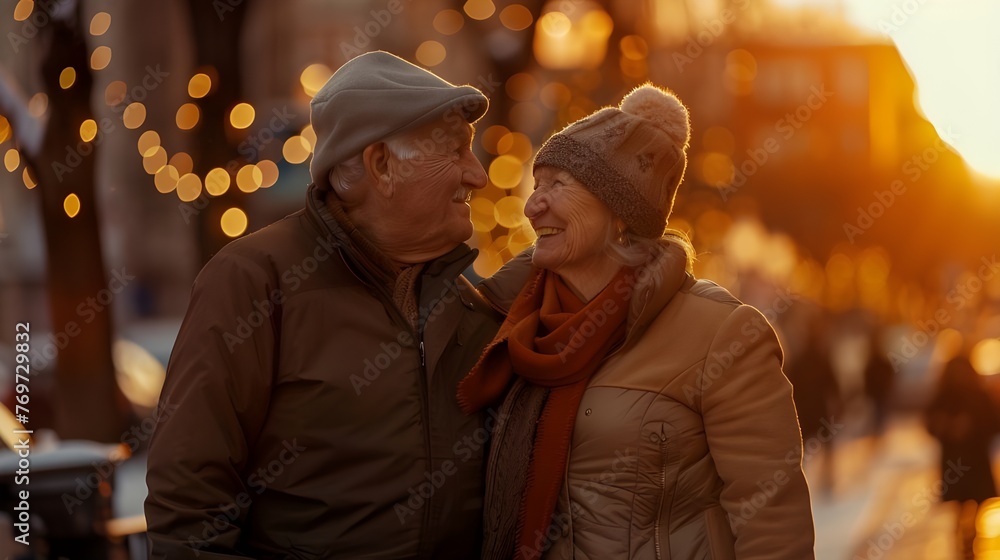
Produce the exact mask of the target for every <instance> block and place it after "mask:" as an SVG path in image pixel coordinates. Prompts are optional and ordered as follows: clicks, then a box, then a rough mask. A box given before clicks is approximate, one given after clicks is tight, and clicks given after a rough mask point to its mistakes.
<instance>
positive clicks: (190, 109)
mask: <svg viewBox="0 0 1000 560" xmlns="http://www.w3.org/2000/svg"><path fill="white" fill-rule="evenodd" d="M200 118H201V111H200V110H199V109H198V106H197V105H195V104H194V103H185V104H183V105H181V106H180V108H179V109H177V116H176V118H175V119H174V120H175V122H176V123H177V128H179V129H181V130H191V129H192V128H194V127H195V126H196V125H197V124H198V119H200Z"/></svg>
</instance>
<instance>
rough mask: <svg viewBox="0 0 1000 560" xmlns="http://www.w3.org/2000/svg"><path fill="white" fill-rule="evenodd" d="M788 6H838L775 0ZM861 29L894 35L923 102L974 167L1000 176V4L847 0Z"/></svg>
mask: <svg viewBox="0 0 1000 560" xmlns="http://www.w3.org/2000/svg"><path fill="white" fill-rule="evenodd" d="M775 2H776V4H778V5H784V6H831V5H832V4H833V3H830V2H823V1H818V0H775ZM839 4H842V5H843V6H844V8H845V12H846V15H847V17H848V18H849V19H850V21H851V22H852V23H854V24H855V25H857V26H858V27H860V28H862V29H865V30H868V31H870V32H871V33H873V34H874V35H878V36H882V37H883V38H885V39H886V40H890V41H892V42H894V43H895V44H896V46H897V47H898V48H899V52H900V54H901V55H902V57H903V60H905V61H906V64H907V65H908V66H909V67H910V71H911V72H912V73H913V77H914V79H915V81H916V84H917V103H918V108H919V109H920V110H921V111H922V112H923V113H924V115H926V117H927V119H928V120H929V121H930V122H931V123H932V124H933V125H934V127H935V128H936V129H937V131H938V134H939V135H940V136H941V137H942V138H944V139H945V140H946V141H947V142H948V143H949V144H951V145H952V147H954V148H955V150H956V151H957V152H958V153H959V154H960V155H961V156H962V157H963V158H964V159H965V161H966V163H967V164H968V165H969V167H971V168H972V169H973V170H975V171H978V172H979V173H982V174H984V175H987V176H989V177H992V178H996V179H1000V126H997V124H998V123H1000V103H997V102H996V99H997V92H998V91H1000V34H998V33H997V32H996V23H997V22H998V21H1000V2H996V1H994V0H964V1H963V2H961V5H960V7H959V6H958V5H956V4H955V3H954V2H948V1H947V0H921V1H920V2H898V1H897V0H845V1H844V2H840V3H839Z"/></svg>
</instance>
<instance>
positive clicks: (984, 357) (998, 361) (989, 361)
mask: <svg viewBox="0 0 1000 560" xmlns="http://www.w3.org/2000/svg"><path fill="white" fill-rule="evenodd" d="M969 359H970V360H971V361H972V367H974V368H975V369H976V372H977V373H979V375H996V374H998V373H1000V339H996V338H987V339H983V340H980V341H979V342H977V343H976V345H975V346H973V347H972V352H971V353H970V355H969Z"/></svg>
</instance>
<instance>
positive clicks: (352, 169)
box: [329, 132, 420, 200]
mask: <svg viewBox="0 0 1000 560" xmlns="http://www.w3.org/2000/svg"><path fill="white" fill-rule="evenodd" d="M412 141H413V133H412V132H403V133H400V134H397V135H395V136H390V137H389V138H386V139H385V140H383V142H384V143H385V145H386V147H387V148H388V149H389V152H390V153H391V154H392V155H393V157H395V158H396V159H397V160H399V161H408V160H412V159H415V158H417V157H418V156H419V155H420V151H419V150H418V149H416V148H414V147H413V145H412ZM364 176H365V162H364V155H363V154H356V155H353V156H351V157H349V158H347V159H346V160H344V161H342V162H340V163H338V164H337V165H336V166H334V168H333V169H332V170H330V177H329V178H330V186H332V187H333V190H334V191H335V192H336V193H337V195H338V196H339V197H340V198H341V199H343V200H349V199H351V198H354V197H353V196H352V195H353V193H354V191H355V190H356V189H355V188H354V186H355V185H356V184H357V182H358V181H360V180H361V178H362V177H364Z"/></svg>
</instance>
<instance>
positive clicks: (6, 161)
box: [3, 148, 21, 173]
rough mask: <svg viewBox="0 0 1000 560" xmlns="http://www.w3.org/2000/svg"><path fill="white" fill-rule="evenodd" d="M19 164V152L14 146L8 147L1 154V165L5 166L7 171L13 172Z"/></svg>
mask: <svg viewBox="0 0 1000 560" xmlns="http://www.w3.org/2000/svg"><path fill="white" fill-rule="evenodd" d="M20 165H21V154H20V153H19V152H18V151H17V150H16V149H15V148H10V149H8V150H7V152H6V153H4V155H3V166H4V167H6V168H7V171H10V172H11V173H13V172H14V170H15V169H17V168H18V166H20Z"/></svg>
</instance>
